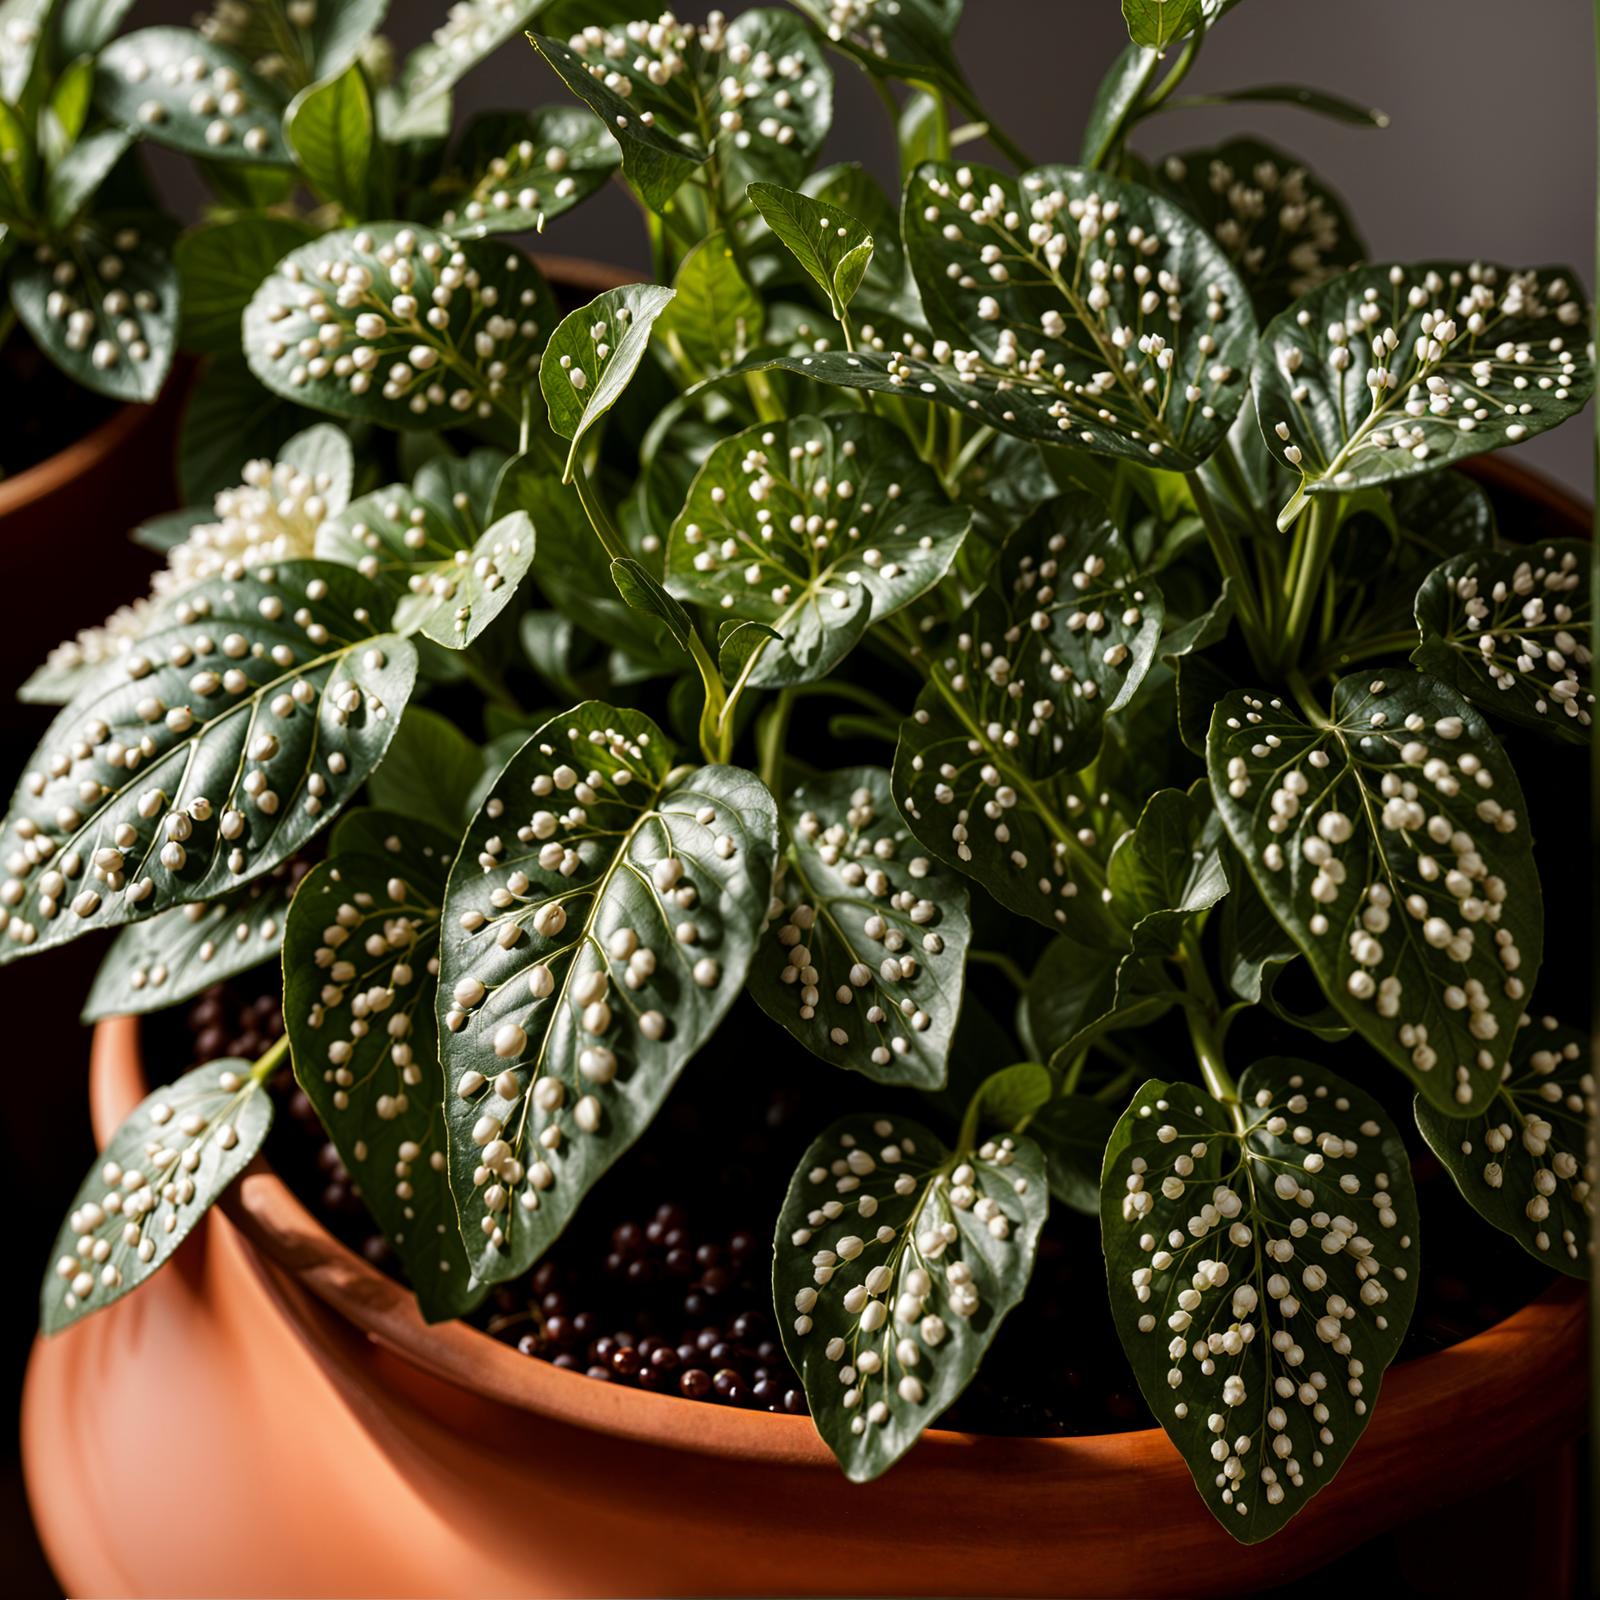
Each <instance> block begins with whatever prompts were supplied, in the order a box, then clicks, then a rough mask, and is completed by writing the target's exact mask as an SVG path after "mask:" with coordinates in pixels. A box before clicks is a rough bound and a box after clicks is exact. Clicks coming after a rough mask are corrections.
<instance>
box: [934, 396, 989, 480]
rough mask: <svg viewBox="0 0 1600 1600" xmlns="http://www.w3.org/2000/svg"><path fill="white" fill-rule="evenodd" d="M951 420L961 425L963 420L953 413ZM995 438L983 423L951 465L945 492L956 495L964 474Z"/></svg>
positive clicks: (947, 473) (986, 424)
mask: <svg viewBox="0 0 1600 1600" xmlns="http://www.w3.org/2000/svg"><path fill="white" fill-rule="evenodd" d="M950 416H951V419H952V420H953V421H954V422H957V423H959V422H960V420H961V418H960V416H959V414H958V413H956V412H954V411H952V412H951V413H950ZM994 437H995V431H994V429H993V428H991V427H990V426H989V425H988V423H983V424H982V425H981V426H980V427H979V428H978V430H977V432H976V433H974V434H973V435H972V437H971V438H970V439H968V440H967V441H966V442H965V443H964V444H963V445H962V446H961V449H960V451H959V452H958V453H957V455H956V458H955V460H954V461H952V462H951V463H950V470H949V471H948V472H946V473H945V475H944V492H945V493H946V494H948V495H952V496H953V495H954V494H955V492H956V489H957V488H958V487H959V485H960V483H961V478H962V474H964V473H965V472H966V470H967V468H968V467H970V466H971V465H972V463H973V462H974V461H976V460H977V458H978V456H979V455H980V454H981V453H982V451H983V450H984V449H985V448H986V447H987V445H988V443H989V441H990V440H991V439H993V438H994Z"/></svg>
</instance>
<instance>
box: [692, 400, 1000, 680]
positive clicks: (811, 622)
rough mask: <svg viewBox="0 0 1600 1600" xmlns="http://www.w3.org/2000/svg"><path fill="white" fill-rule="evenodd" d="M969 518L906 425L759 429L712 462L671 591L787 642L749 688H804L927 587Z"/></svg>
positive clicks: (762, 664)
mask: <svg viewBox="0 0 1600 1600" xmlns="http://www.w3.org/2000/svg"><path fill="white" fill-rule="evenodd" d="M971 520H972V514H971V512H970V511H968V510H967V509H966V508H965V507H957V506H952V505H951V504H950V502H949V500H948V499H947V498H946V496H945V493H944V489H943V487H942V486H941V485H940V483H939V479H938V477H937V475H936V474H935V473H934V472H932V471H931V470H930V469H929V468H928V467H926V466H924V465H923V463H922V462H921V461H919V460H918V459H917V456H916V452H915V451H914V450H912V448H911V446H910V444H909V442H908V441H907V440H906V437H905V435H904V434H903V433H902V432H900V430H899V429H898V428H892V427H890V426H889V425H888V424H887V423H884V422H880V421H878V420H877V419H876V418H873V417H867V416H863V415H860V414H858V413H846V414H844V415H839V416H831V417H791V418H790V419H789V420H788V421H787V422H773V423H771V424H764V423H758V424H757V425H756V426H755V427H753V428H747V429H745V431H744V432H743V433H738V434H735V435H734V436H733V437H732V438H731V439H724V440H723V441H722V442H721V443H720V444H719V445H717V447H716V448H715V449H714V450H713V451H712V452H711V454H710V455H709V456H707V457H706V462H705V465H704V466H703V467H702V468H701V469H700V473H699V475H698V476H697V477H696V478H695V480H694V484H693V486H692V487H691V488H690V490H689V497H688V500H687V501H686V503H685V504H684V508H683V511H682V512H681V513H680V515H679V516H678V519H677V520H676V521H675V522H674V523H673V525H672V532H671V534H670V535H669V537H668V540H667V585H668V587H669V588H670V589H671V591H672V592H673V593H674V594H676V595H678V596H679V597H680V598H682V599H685V600H694V601H698V602H699V603H700V604H702V605H708V606H709V605H717V606H720V607H721V608H722V609H723V610H726V611H732V612H734V613H735V614H736V615H738V616H742V617H753V618H754V619H755V620H757V621H759V622H765V623H766V624H768V626H770V627H772V628H774V629H776V630H777V632H778V633H780V634H781V635H782V636H783V637H782V641H781V643H780V642H779V641H777V640H774V641H772V642H771V643H770V644H769V645H768V646H767V647H766V649H765V650H763V651H762V654H761V658H760V659H759V660H758V661H757V663H756V665H755V667H754V669H753V670H752V672H751V675H750V682H752V683H755V684H762V685H778V684H787V683H804V682H807V681H809V680H811V679H813V678H820V677H823V676H824V675H826V674H827V673H828V672H831V671H832V670H833V668H834V667H835V666H837V665H838V663H839V662H840V661H842V660H843V659H844V657H845V656H846V655H847V654H848V653H849V651H850V650H851V648H852V647H853V646H854V645H855V643H856V641H857V640H858V639H860V637H861V635H862V634H863V633H865V632H866V629H867V624H868V622H869V621H882V620H883V619H884V618H885V617H888V616H891V615H892V614H893V613H894V612H896V611H898V610H900V609H901V608H902V607H903V606H907V605H909V604H910V603H911V602H912V601H913V600H915V599H916V598H917V597H918V596H919V595H922V594H925V593H926V592H927V591H928V590H929V589H931V588H932V587H933V586H934V584H936V583H937V582H938V581H939V580H940V578H942V577H943V576H944V575H945V573H946V572H948V571H949V570H950V564H951V562H952V561H953V560H954V559H955V555H956V551H957V549H958V548H959V547H960V544H961V541H962V539H963V538H964V537H965V536H966V532H967V528H968V526H969V525H970V523H971Z"/></svg>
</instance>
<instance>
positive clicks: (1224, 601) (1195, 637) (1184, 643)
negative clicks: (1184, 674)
mask: <svg viewBox="0 0 1600 1600" xmlns="http://www.w3.org/2000/svg"><path fill="white" fill-rule="evenodd" d="M1233 609H1234V607H1233V579H1232V578H1224V579H1223V580H1222V590H1221V592H1220V593H1219V594H1218V596H1217V599H1216V602H1215V603H1214V604H1213V605H1211V606H1209V607H1208V608H1207V609H1206V610H1204V611H1202V612H1201V613H1200V615H1199V616H1198V617H1193V618H1191V619H1190V620H1189V621H1188V622H1186V623H1184V624H1183V626H1182V627H1181V628H1174V629H1173V630H1172V632H1171V633H1169V634H1167V635H1166V637H1165V638H1163V639H1162V641H1161V660H1162V663H1163V664H1164V665H1166V666H1168V667H1171V668H1172V670H1173V671H1174V672H1176V671H1177V669H1178V662H1179V661H1180V660H1182V659H1183V657H1185V656H1192V655H1194V654H1195V652H1196V651H1199V650H1209V649H1210V648H1211V647H1212V645H1216V644H1221V643H1222V641H1223V640H1224V639H1226V638H1227V637H1228V628H1229V626H1230V625H1231V624H1232V622H1233Z"/></svg>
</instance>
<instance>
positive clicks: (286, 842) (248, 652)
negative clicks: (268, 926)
mask: <svg viewBox="0 0 1600 1600" xmlns="http://www.w3.org/2000/svg"><path fill="white" fill-rule="evenodd" d="M263 574H270V576H264V575H263ZM371 599H372V588H371V586H370V585H369V584H368V583H367V582H366V581H365V579H363V578H361V577H359V576H358V575H357V574H356V573H354V572H352V571H350V569H349V568H348V567H339V566H334V565H332V564H331V563H325V562H315V561H294V562H286V563H284V564H282V565H280V566H278V567H275V568H262V569H261V570H260V571H259V572H257V573H252V574H249V575H248V576H245V577H239V578H211V579H207V580H206V581H205V582H203V583H201V584H198V585H196V586H195V587H194V588H192V589H188V590H186V591H184V593H183V594H182V595H181V596H180V597H179V598H178V599H177V600H176V601H174V602H173V603H172V605H171V607H170V609H169V610H168V611H167V612H166V613H165V614H164V616H163V618H162V619H161V624H160V625H158V626H157V627H155V628H153V629H152V630H151V631H150V632H149V633H148V634H147V635H146V636H145V637H144V638H143V639H141V640H140V642H139V645H138V647H137V648H136V649H135V650H134V651H132V652H131V653H129V654H127V655H123V656H118V657H117V658H116V659H114V660H112V661H108V662H106V663H105V664H104V665H103V666H101V667H100V668H99V669H97V671H96V672H95V675H94V677H93V678H92V679H91V680H90V682H89V684H88V686H87V687H86V688H85V689H84V690H83V691H82V692H81V693H80V694H79V695H78V697H77V699H75V700H74V701H73V703H72V704H71V705H70V706H68V707H67V709H66V710H65V711H63V712H62V713H61V714H60V716H58V717H57V718H56V720H55V722H54V723H53V724H52V725H51V728H50V731H49V733H48V734H47V735H46V736H45V739H44V742H43V744H41V745H40V747H39V749H38V750H37V751H36V752H35V753H34V756H33V758H32V761H31V762H30V770H29V771H28V772H27V773H26V774H25V775H24V776H23V779H22V781H21V783H20V784H19V785H18V787H17V790H16V793H15V794H14V795H13V796H12V800H11V807H10V814H9V816H8V818H7V820H6V824H5V827H6V831H7V832H8V833H14V834H16V836H17V838H18V839H19V840H21V841H22V848H21V849H20V850H18V851H17V852H16V853H15V854H14V855H13V856H11V857H10V858H9V860H8V862H7V867H8V869H14V868H20V869H21V870H20V871H15V870H13V871H12V872H11V875H10V876H9V877H8V878H7V879H6V880H5V882H4V884H3V885H0V902H3V904H4V906H5V907H7V908H9V909H8V910H7V911H6V926H5V931H6V933H7V934H8V935H9V938H8V939H7V941H6V944H5V946H4V948H3V950H0V962H3V961H10V960H15V959H16V958H17V957H18V956H21V955H24V954H27V953H30V952H31V951H34V950H43V949H47V948H49V947H51V946H53V945H57V944H62V943H65V942H66V941H67V940H69V939H73V938H76V937H77V936H78V935H79V934H82V933H88V932H91V931H93V930H95V929H98V928H114V927H118V926H120V925H121V924H123V923H125V922H136V921H143V920H145V919H147V918H149V917H153V916H156V915H158V914H159V913H160V912H162V911H165V910H167V909H168V908H169V907H171V906H175V905H183V904H186V903H188V902H191V901H196V900H210V899H212V898H213V897H215V896H217V895H219V894H225V893H227V892H229V891H231V890H233V889H235V888H238V887H241V886H242V885H243V884H245V883H247V882H248V881H249V880H250V879H252V878H255V877H258V876H259V875H260V874H261V873H264V872H267V871H270V870H271V869H272V868H273V867H275V866H277V865H278V863H279V862H281V861H285V860H287V859H288V857H290V856H291V855H293V854H294V852H295V851H296V850H298V849H299V848H300V846H301V845H303V844H304V843H305V842H306V840H307V839H309V838H310V837H311V836H312V835H313V834H315V833H317V832H320V830H321V829H322V827H323V825H324V824H325V823H326V822H327V820H328V818H329V817H331V816H332V815H334V813H336V812H337V811H338V810H339V808H340V807H341V806H343V805H344V804H345V802H346V801H347V800H348V799H349V798H350V796H351V795H352V794H354V792H355V791H356V789H357V788H359V786H360V785H361V783H362V782H363V781H364V779H365V778H366V776H367V774H368V773H369V772H370V771H371V770H372V768H373V767H375V766H376V765H377V763H378V762H379V761H380V760H382V758H383V754H384V751H385V750H386V749H387V748H388V745H389V740H390V737H391V736H392V735H393V733H394V729H395V727H396V725H397V724H398V722H399V719H400V712H401V710H402V709H403V708H404V706H405V702H406V697H407V696H408V695H409V694H410V692H411V686H412V683H413V680H414V679H415V676H416V652H415V651H414V650H413V649H412V647H411V645H410V644H409V643H408V642H407V641H405V640H404V639H400V638H397V637H395V636H394V635H392V634H382V633H380V632H379V630H378V627H377V625H376V623H375V621H374V620H373V619H371V618H367V620H365V621H363V620H360V618H366V617H367V613H366V611H365V610H364V609H363V606H364V603H368V602H370V601H371ZM358 613H359V617H358ZM80 751H81V752H82V753H81V754H80V753H79V752H80ZM19 829H20V832H19V831H18V830H19Z"/></svg>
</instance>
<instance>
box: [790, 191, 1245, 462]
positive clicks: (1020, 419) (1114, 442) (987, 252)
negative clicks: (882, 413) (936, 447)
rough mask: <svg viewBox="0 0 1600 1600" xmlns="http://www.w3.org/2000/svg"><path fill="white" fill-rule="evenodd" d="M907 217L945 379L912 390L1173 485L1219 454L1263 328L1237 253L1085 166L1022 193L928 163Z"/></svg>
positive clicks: (1167, 204) (1165, 203) (1172, 210)
mask: <svg viewBox="0 0 1600 1600" xmlns="http://www.w3.org/2000/svg"><path fill="white" fill-rule="evenodd" d="M902 219H903V226H904V229H905V240H906V250H907V253H908V254H909V256H910V259H911V267H912V271H913V272H914V273H915V274H916V279H917V287H918V289H919V290H920V291H921V295H922V307H923V311H924V312H925V313H926V315H927V319H928V326H929V327H930V328H932V330H933V332H934V333H935V334H936V335H937V336H938V337H939V339H940V340H941V345H939V346H936V347H935V351H934V353H935V356H936V357H937V358H939V359H937V360H936V362H935V363H934V365H935V366H937V367H938V368H939V369H940V370H941V371H944V372H945V373H946V377H945V380H944V382H943V383H942V384H940V383H939V381H938V380H935V379H931V378H926V379H925V378H924V375H923V373H922V371H921V370H920V369H917V368H913V370H912V374H911V376H910V377H909V378H908V379H906V380H905V381H906V382H907V383H910V382H915V383H917V385H918V387H919V389H920V388H921V385H922V383H923V382H925V381H932V382H934V383H935V384H936V388H935V391H934V397H935V398H938V399H945V400H946V403H948V399H947V394H948V393H950V392H955V393H957V394H961V395H962V398H961V399H960V400H958V401H957V403H958V404H962V405H965V403H966V399H967V397H969V396H970V397H971V398H973V399H978V400H979V401H980V404H979V406H978V407H977V408H976V409H978V410H980V411H982V412H983V414H984V417H985V420H986V421H989V420H991V418H992V415H993V413H994V412H995V411H996V410H999V411H1000V414H1001V419H1000V421H998V422H994V423H993V424H992V425H994V426H996V427H998V428H1000V430H1001V431H1002V432H1007V433H1019V434H1022V435H1024V436H1025V437H1029V438H1037V439H1053V440H1054V441H1055V442H1058V443H1063V444H1072V445H1074V446H1076V445H1079V444H1082V445H1085V446H1087V447H1088V448H1090V449H1092V450H1096V451H1101V452H1105V453H1108V454H1111V455H1122V456H1127V457H1129V458H1131V459H1133V460H1137V461H1147V462H1148V461H1155V462H1157V463H1158V464H1159V465H1160V466H1162V467H1164V468H1166V469H1168V470H1169V471H1182V470H1185V469H1187V468H1190V467H1193V466H1194V465H1196V463H1198V462H1200V461H1203V460H1204V459H1205V458H1206V457H1207V456H1209V455H1210V454H1211V452H1212V451H1213V450H1214V449H1215V448H1216V447H1217V445H1218V444H1220V443H1221V441H1222V439H1223V438H1224V437H1225V435H1226V434H1227V431H1228V426H1229V424H1230V423H1231V422H1232V421H1233V417H1234V414H1235V413H1236V412H1237V411H1238V409H1239V406H1240V404H1241V403H1242V401H1243V399H1244V396H1245V391H1246V383H1245V379H1246V376H1247V374H1248V372H1249V367H1250V358H1251V355H1252V353H1253V351H1254V349H1255V335H1256V326H1255V317H1254V315H1253V314H1252V312H1251V309H1250V304H1249V294H1248V291H1247V290H1246V288H1245V286H1244V284H1243V282H1242V281H1241V280H1240V278H1239V276H1238V274H1237V273H1236V272H1235V271H1234V269H1233V267H1232V265H1231V264H1230V263H1229V262H1228V260H1227V258H1226V256H1225V255H1224V254H1223V252H1222V251H1221V250H1220V249H1219V248H1218V246H1217V245H1216V244H1215V242H1214V241H1213V240H1212V239H1211V237H1210V235H1209V233H1208V232H1207V231H1206V230H1205V229H1204V228H1203V227H1201V226H1200V224H1198V223H1197V222H1195V221H1194V220H1193V218H1191V217H1190V216H1188V215H1187V213H1185V212H1184V211H1183V210H1181V209H1180V208H1179V207H1177V206H1175V205H1174V204H1173V203H1172V202H1171V201H1170V200H1167V199H1165V198H1164V197H1163V196H1160V195H1157V194H1155V193H1153V192H1152V191H1150V190H1148V189H1143V188H1140V187H1139V186H1138V185H1136V184H1131V183H1124V182H1122V181H1121V180H1119V179H1116V178H1113V177H1111V176H1109V175H1108V174H1106V173H1103V172H1095V171H1093V170H1091V169H1088V168H1082V167H1039V168H1037V169H1035V170H1034V171H1032V172H1027V173H1024V174H1023V175H1022V177H1021V178H1009V177H1006V176H1005V175H1004V174H1003V173H999V172H995V171H992V170H990V169H989V168H986V167H969V166H961V167H956V166H952V165H950V164H948V163H938V162H929V163H927V164H925V165H924V166H921V167H919V168H918V169H917V171H916V172H915V173H914V174H913V175H912V177H911V179H910V181H909V182H908V184H907V186H906V197H905V203H904V208H903V212H902ZM946 343H947V344H948V345H949V346H951V347H952V348H951V349H950V350H949V351H948V352H946V351H945V350H944V348H943V345H944V344H946ZM946 363H948V367H946ZM902 364H903V363H902ZM819 375H820V374H819ZM908 392H909V391H908ZM995 396H1000V397H1002V398H1000V399H998V400H996V399H994V398H992V397H995ZM1006 411H1010V412H1011V413H1013V416H1012V418H1011V419H1010V420H1006V418H1005V412H1006Z"/></svg>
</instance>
